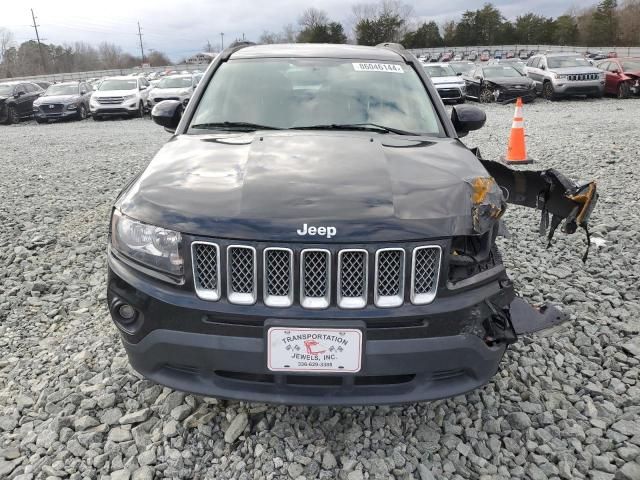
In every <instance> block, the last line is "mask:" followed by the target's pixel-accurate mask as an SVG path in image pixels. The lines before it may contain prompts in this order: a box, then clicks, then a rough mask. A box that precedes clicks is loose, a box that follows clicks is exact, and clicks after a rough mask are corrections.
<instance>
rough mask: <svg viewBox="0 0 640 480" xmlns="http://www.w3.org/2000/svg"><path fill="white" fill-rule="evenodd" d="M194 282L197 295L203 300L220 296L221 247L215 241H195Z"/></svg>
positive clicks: (193, 248)
mask: <svg viewBox="0 0 640 480" xmlns="http://www.w3.org/2000/svg"><path fill="white" fill-rule="evenodd" d="M191 257H192V259H193V261H192V263H193V283H194V285H195V290H196V295H197V296H198V297H200V298H201V299H203V300H214V301H215V300H218V299H219V298H220V249H219V248H218V245H216V244H215V243H208V242H193V243H192V244H191Z"/></svg>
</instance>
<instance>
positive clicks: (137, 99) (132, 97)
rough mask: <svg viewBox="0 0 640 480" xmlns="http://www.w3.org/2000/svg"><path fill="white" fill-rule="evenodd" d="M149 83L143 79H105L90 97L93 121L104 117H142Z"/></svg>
mask: <svg viewBox="0 0 640 480" xmlns="http://www.w3.org/2000/svg"><path fill="white" fill-rule="evenodd" d="M149 87H150V85H149V82H148V81H147V79H146V78H144V77H130V76H129V77H109V78H105V79H104V80H103V81H102V82H101V83H100V86H99V87H98V90H97V91H96V92H94V94H93V95H92V96H91V101H90V102H89V107H90V109H91V116H92V117H93V119H94V120H102V119H103V118H104V117H106V116H130V117H142V116H144V112H145V106H146V104H147V97H148V96H149Z"/></svg>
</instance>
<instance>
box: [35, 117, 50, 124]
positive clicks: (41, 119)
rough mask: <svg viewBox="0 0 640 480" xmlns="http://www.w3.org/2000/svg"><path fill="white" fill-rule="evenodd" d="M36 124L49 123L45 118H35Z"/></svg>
mask: <svg viewBox="0 0 640 480" xmlns="http://www.w3.org/2000/svg"><path fill="white" fill-rule="evenodd" d="M36 122H38V123H49V121H48V120H47V119H46V118H36Z"/></svg>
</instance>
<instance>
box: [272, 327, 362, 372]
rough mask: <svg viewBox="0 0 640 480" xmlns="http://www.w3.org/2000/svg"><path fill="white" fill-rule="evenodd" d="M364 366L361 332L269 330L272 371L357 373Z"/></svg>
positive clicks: (296, 329) (298, 329)
mask: <svg viewBox="0 0 640 480" xmlns="http://www.w3.org/2000/svg"><path fill="white" fill-rule="evenodd" d="M361 367H362V331H361V330H358V329H355V328H344V329H340V328H290V327H271V328H270V329H269V330H268V331H267V368H268V369H269V370H271V371H274V372H322V373H355V372H359V371H360V368H361Z"/></svg>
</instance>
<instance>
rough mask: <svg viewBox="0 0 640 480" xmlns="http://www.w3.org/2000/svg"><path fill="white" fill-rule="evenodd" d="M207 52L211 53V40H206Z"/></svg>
mask: <svg viewBox="0 0 640 480" xmlns="http://www.w3.org/2000/svg"><path fill="white" fill-rule="evenodd" d="M207 52H209V53H211V42H210V41H209V40H207Z"/></svg>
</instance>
